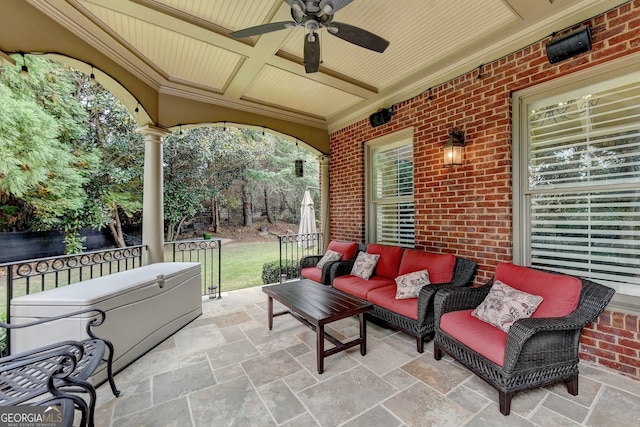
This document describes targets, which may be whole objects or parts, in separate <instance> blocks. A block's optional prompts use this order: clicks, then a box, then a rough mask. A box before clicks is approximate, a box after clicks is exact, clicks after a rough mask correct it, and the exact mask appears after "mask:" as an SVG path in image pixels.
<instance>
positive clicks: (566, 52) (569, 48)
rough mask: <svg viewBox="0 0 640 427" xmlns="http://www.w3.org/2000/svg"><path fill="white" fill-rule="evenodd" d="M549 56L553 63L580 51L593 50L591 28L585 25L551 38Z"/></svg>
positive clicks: (548, 47) (548, 49)
mask: <svg viewBox="0 0 640 427" xmlns="http://www.w3.org/2000/svg"><path fill="white" fill-rule="evenodd" d="M546 49H547V58H549V62H550V63H551V64H555V63H556V62H560V61H564V60H565V59H568V58H571V57H572V56H576V55H578V54H580V53H584V52H588V51H590V50H591V30H590V29H589V27H584V28H582V29H580V30H577V31H574V32H572V33H569V34H567V35H566V36H563V37H560V38H557V39H555V40H551V41H550V42H549V43H547V46H546Z"/></svg>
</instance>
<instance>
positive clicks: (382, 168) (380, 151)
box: [369, 140, 414, 247]
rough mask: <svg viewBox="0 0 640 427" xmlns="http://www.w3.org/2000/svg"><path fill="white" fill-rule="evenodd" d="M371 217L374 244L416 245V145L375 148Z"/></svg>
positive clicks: (407, 143) (393, 145)
mask: <svg viewBox="0 0 640 427" xmlns="http://www.w3.org/2000/svg"><path fill="white" fill-rule="evenodd" d="M371 154H372V156H371V163H372V164H371V174H370V177H371V178H370V183H369V185H370V194H371V197H370V209H371V210H372V212H371V213H372V214H371V215H369V218H370V219H371V220H372V221H374V222H375V224H373V226H372V227H370V228H369V229H370V230H373V231H374V233H375V236H374V239H373V240H374V241H375V242H376V243H380V244H386V245H396V246H403V247H413V246H414V212H413V143H412V141H411V140H408V141H407V140H405V141H403V142H402V143H400V145H398V144H392V145H389V144H385V145H382V146H378V147H375V148H373V149H372V153H371Z"/></svg>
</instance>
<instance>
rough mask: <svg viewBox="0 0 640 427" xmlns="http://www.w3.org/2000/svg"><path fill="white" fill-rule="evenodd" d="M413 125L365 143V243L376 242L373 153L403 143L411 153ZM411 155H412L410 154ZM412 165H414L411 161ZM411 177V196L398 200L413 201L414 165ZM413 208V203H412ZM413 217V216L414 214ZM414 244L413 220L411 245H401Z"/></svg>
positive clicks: (399, 145)
mask: <svg viewBox="0 0 640 427" xmlns="http://www.w3.org/2000/svg"><path fill="white" fill-rule="evenodd" d="M413 134H414V131H413V127H409V128H405V129H402V130H400V131H397V132H393V133H391V134H388V135H385V136H382V137H379V138H375V139H372V140H369V141H367V142H366V143H365V165H364V166H365V242H367V243H375V242H376V240H377V239H376V237H377V236H376V229H377V228H376V225H377V220H376V209H375V206H374V205H375V204H376V203H375V201H374V200H375V196H374V194H373V192H374V189H375V186H374V176H373V173H374V167H373V164H374V160H373V158H374V154H375V153H376V151H378V150H380V149H383V148H384V149H394V148H397V147H401V146H403V145H407V143H410V144H411V147H412V153H413V147H414V139H413ZM412 157H413V155H412ZM412 165H414V164H413V163H412ZM413 178H414V186H413V191H412V193H411V196H404V197H399V198H398V200H399V202H402V201H404V202H408V201H410V202H411V203H414V200H415V166H414V167H413ZM414 209H415V205H414ZM414 218H415V216H414ZM414 246H415V222H414V239H413V243H412V245H411V246H403V247H411V248H412V247H414Z"/></svg>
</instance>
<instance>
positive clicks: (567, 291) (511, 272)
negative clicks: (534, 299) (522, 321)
mask: <svg viewBox="0 0 640 427" xmlns="http://www.w3.org/2000/svg"><path fill="white" fill-rule="evenodd" d="M495 280H500V281H502V282H504V283H506V284H507V285H509V286H511V287H512V288H515V289H518V290H521V291H523V292H527V293H529V294H532V295H540V296H541V297H542V298H543V300H542V302H541V303H540V305H539V306H538V308H537V310H536V311H535V312H534V313H533V315H532V316H531V317H562V316H566V315H567V314H569V313H571V312H572V311H574V310H575V309H576V307H577V306H578V301H579V300H580V291H582V282H581V281H580V279H578V278H577V277H573V276H567V275H564V274H555V273H547V272H545V271H539V270H534V269H532V268H528V267H522V266H519V265H515V264H510V263H501V264H498V265H497V266H496V274H495Z"/></svg>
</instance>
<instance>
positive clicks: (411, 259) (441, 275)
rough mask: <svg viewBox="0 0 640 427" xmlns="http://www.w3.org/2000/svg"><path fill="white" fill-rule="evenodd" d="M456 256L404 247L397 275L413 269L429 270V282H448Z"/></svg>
mask: <svg viewBox="0 0 640 427" xmlns="http://www.w3.org/2000/svg"><path fill="white" fill-rule="evenodd" d="M455 266H456V256H455V255H453V254H437V253H433V252H424V251H419V250H415V249H405V250H404V253H403V254H402V261H401V262H400V270H399V272H398V276H402V275H403V274H407V273H413V272H414V271H420V270H424V269H425V268H426V269H427V271H429V280H430V281H431V283H449V282H451V280H453V271H454V268H455Z"/></svg>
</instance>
